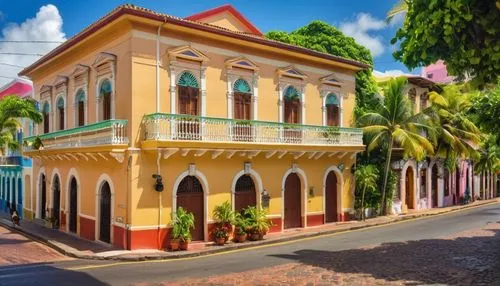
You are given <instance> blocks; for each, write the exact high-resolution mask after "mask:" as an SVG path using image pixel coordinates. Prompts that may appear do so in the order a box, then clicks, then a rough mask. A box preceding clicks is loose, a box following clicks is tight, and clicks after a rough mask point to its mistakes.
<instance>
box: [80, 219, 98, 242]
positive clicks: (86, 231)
mask: <svg viewBox="0 0 500 286" xmlns="http://www.w3.org/2000/svg"><path fill="white" fill-rule="evenodd" d="M80 236H81V237H83V238H86V239H88V240H94V239H95V221H94V220H92V219H88V218H84V217H80Z"/></svg>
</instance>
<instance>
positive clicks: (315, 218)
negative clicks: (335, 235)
mask: <svg viewBox="0 0 500 286" xmlns="http://www.w3.org/2000/svg"><path fill="white" fill-rule="evenodd" d="M324 221H325V216H324V215H323V214H314V215H308V216H307V226H317V225H322V224H323V222H324Z"/></svg>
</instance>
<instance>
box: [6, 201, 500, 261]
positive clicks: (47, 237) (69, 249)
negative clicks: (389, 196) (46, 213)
mask: <svg viewBox="0 0 500 286" xmlns="http://www.w3.org/2000/svg"><path fill="white" fill-rule="evenodd" d="M498 202H500V199H492V200H486V201H476V202H474V203H471V204H468V205H465V206H452V207H446V208H438V209H431V210H423V211H413V212H411V213H409V214H406V215H399V216H383V217H376V218H371V219H367V220H366V221H364V222H360V221H350V222H342V223H333V224H327V225H320V226H315V227H309V228H299V229H292V230H286V231H284V232H283V233H270V234H268V235H267V236H266V238H265V239H264V240H261V241H255V242H246V243H233V242H230V243H228V244H226V245H224V246H215V245H214V243H212V242H210V243H205V242H200V243H191V245H190V250H189V251H183V252H167V251H162V250H133V251H130V250H118V249H116V248H113V247H111V246H108V245H105V244H101V243H98V242H94V241H89V240H86V239H83V238H80V237H77V236H74V235H71V234H67V233H65V232H61V231H56V230H52V229H49V228H46V227H45V226H43V225H41V224H39V223H37V222H33V221H22V222H21V227H19V228H17V230H18V231H19V232H22V233H24V234H26V235H27V236H28V237H31V238H33V239H36V240H40V241H43V242H45V243H47V244H48V245H50V246H51V247H53V248H54V249H56V250H58V251H59V252H61V253H63V254H65V255H68V256H70V257H75V258H82V259H112V260H125V261H139V260H157V259H172V258H181V257H192V256H201V255H207V254H211V253H216V252H223V251H228V250H232V249H240V248H248V247H253V246H257V245H265V244H272V243H276V242H284V241H292V240H296V239H300V238H306V237H314V236H318V235H324V234H331V233H336V232H342V231H347V230H354V229H360V228H365V227H370V226H377V225H384V224H389V223H394V222H397V221H402V220H408V219H413V218H418V217H424V216H432V215H438V214H443V213H448V212H452V211H457V210H460V209H466V208H470V207H474V206H479V205H484V204H492V203H498ZM0 225H4V226H6V227H9V228H10V227H11V223H10V221H9V218H8V217H7V216H5V214H4V215H3V217H2V215H0Z"/></svg>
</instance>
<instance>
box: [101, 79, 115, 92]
mask: <svg viewBox="0 0 500 286" xmlns="http://www.w3.org/2000/svg"><path fill="white" fill-rule="evenodd" d="M111 91H112V87H111V82H110V81H109V80H107V79H105V80H104V81H103V82H102V83H101V87H100V88H99V96H104V95H108V94H111Z"/></svg>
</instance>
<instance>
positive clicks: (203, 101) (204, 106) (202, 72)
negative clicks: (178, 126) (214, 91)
mask: <svg viewBox="0 0 500 286" xmlns="http://www.w3.org/2000/svg"><path fill="white" fill-rule="evenodd" d="M206 71H207V68H206V67H205V66H202V67H201V69H200V82H201V116H207V98H206V97H207V79H206V74H207V73H206Z"/></svg>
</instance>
